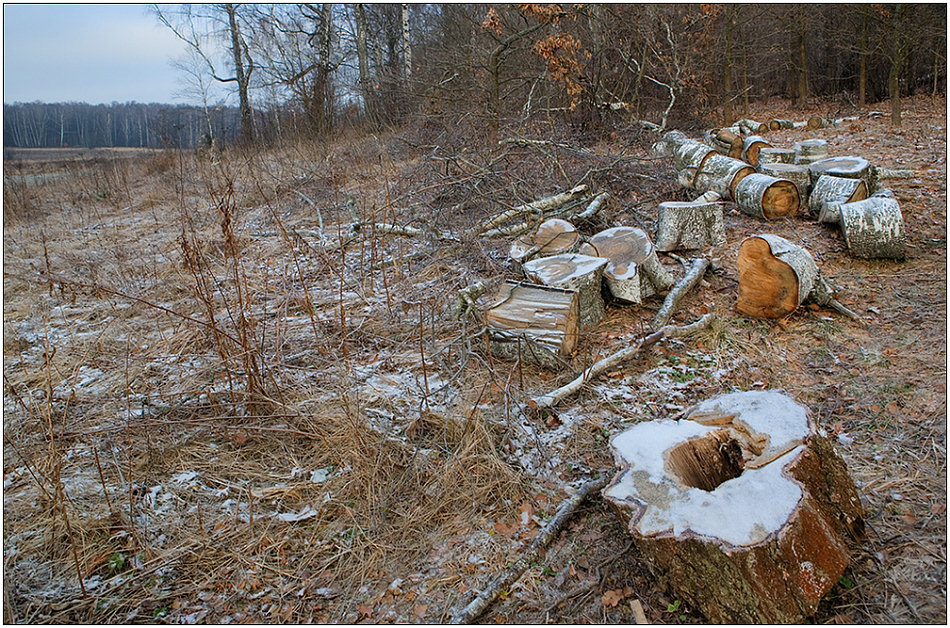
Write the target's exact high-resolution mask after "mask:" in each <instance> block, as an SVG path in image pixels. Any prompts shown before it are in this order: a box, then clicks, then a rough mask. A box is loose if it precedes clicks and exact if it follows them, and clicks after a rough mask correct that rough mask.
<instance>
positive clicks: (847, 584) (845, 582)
mask: <svg viewBox="0 0 950 628" xmlns="http://www.w3.org/2000/svg"><path fill="white" fill-rule="evenodd" d="M838 584H840V585H841V586H843V587H844V588H845V589H850V588H851V587H853V586H854V582H853V581H852V580H851V578H849V577H848V576H846V575H844V574H841V575H840V576H838Z"/></svg>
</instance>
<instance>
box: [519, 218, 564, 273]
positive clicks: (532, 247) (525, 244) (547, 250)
mask: <svg viewBox="0 0 950 628" xmlns="http://www.w3.org/2000/svg"><path fill="white" fill-rule="evenodd" d="M580 243H581V236H580V234H579V233H577V229H575V228H574V225H572V224H571V223H569V222H568V221H566V220H561V219H560V218H552V219H550V220H545V221H544V222H543V223H541V224H540V225H539V226H538V228H537V230H535V231H534V232H533V233H529V234H525V235H523V236H521V237H520V238H518V239H517V240H515V241H514V242H513V243H512V244H511V248H510V250H509V252H508V256H509V257H510V258H511V260H512V261H513V262H515V264H516V265H522V264H524V263H525V262H527V261H529V260H532V259H534V258H536V257H549V256H551V255H560V254H562V253H573V252H574V251H576V250H577V247H579V246H580Z"/></svg>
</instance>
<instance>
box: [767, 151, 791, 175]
mask: <svg viewBox="0 0 950 628" xmlns="http://www.w3.org/2000/svg"><path fill="white" fill-rule="evenodd" d="M793 163H795V151H794V150H792V149H791V148H776V147H774V146H766V147H763V148H761V149H760V150H759V172H762V168H763V167H764V166H765V165H767V164H793Z"/></svg>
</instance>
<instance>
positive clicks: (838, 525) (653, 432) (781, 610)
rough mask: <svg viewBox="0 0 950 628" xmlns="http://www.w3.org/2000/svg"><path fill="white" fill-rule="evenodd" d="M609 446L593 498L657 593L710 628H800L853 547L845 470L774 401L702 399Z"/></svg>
mask: <svg viewBox="0 0 950 628" xmlns="http://www.w3.org/2000/svg"><path fill="white" fill-rule="evenodd" d="M611 447H612V450H613V454H614V458H615V460H616V462H617V464H618V466H619V467H620V468H621V472H620V473H618V474H617V475H616V476H615V477H614V478H613V480H612V482H611V483H610V484H609V485H608V487H607V488H606V489H604V491H603V495H604V498H605V499H606V500H607V502H608V503H609V504H610V505H611V506H612V507H613V509H614V510H615V512H617V514H618V515H619V516H620V517H621V519H622V520H623V521H624V522H626V524H627V529H628V531H629V533H630V534H631V536H632V537H633V540H634V543H635V544H636V545H637V548H638V550H639V554H640V556H641V557H642V558H643V559H644V562H645V563H646V564H647V565H648V567H649V568H650V570H651V571H652V572H653V575H654V576H655V577H656V578H657V580H658V581H659V583H660V584H661V585H662V586H665V588H667V589H668V590H669V591H671V593H672V594H673V596H674V597H675V598H677V599H681V600H684V601H686V602H688V603H689V604H690V605H691V606H692V607H694V608H698V609H699V610H700V611H701V612H702V613H703V614H704V615H705V616H706V618H707V619H708V620H709V621H711V622H714V623H726V624H760V623H764V624H772V623H803V620H804V619H805V618H807V617H810V616H811V615H813V614H814V613H815V611H816V610H817V608H818V603H819V601H820V600H821V598H822V597H823V596H824V595H825V594H826V593H828V591H829V590H830V589H831V588H832V587H833V586H834V585H835V584H836V583H837V581H838V578H839V577H840V575H841V574H842V573H843V572H844V570H845V568H846V567H847V566H848V563H849V562H850V551H849V547H848V546H849V544H850V543H852V542H855V541H858V540H859V539H860V538H861V537H862V533H863V513H862V509H861V503H860V500H859V498H858V494H857V491H856V490H855V486H854V482H853V481H852V479H851V478H850V476H849V475H848V472H847V467H846V466H845V464H844V462H843V461H842V460H841V459H840V457H838V455H837V454H836V453H835V451H834V449H833V448H832V446H831V445H830V443H828V441H827V440H826V439H825V438H823V437H821V436H819V435H818V434H817V433H816V431H815V427H814V424H813V423H812V422H811V421H810V420H809V417H808V413H807V411H806V409H805V408H804V407H802V406H801V405H799V404H798V403H796V402H795V401H794V400H792V399H791V398H789V397H787V396H785V395H783V394H781V393H779V392H775V391H749V392H738V393H732V394H727V395H724V396H721V397H717V398H714V399H710V400H707V401H705V402H703V403H701V404H700V405H699V406H697V407H695V408H694V409H693V410H692V411H691V412H690V414H688V415H687V417H686V418H685V419H683V420H680V421H672V420H659V421H651V422H647V423H641V424H639V425H636V426H634V427H633V428H631V429H629V430H627V431H625V432H623V433H621V434H619V435H617V436H615V437H614V438H613V439H612V440H611Z"/></svg>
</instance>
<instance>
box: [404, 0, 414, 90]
mask: <svg viewBox="0 0 950 628" xmlns="http://www.w3.org/2000/svg"><path fill="white" fill-rule="evenodd" d="M402 51H403V59H402V60H403V76H402V78H403V81H405V84H406V88H407V89H408V86H409V80H410V79H411V78H412V42H411V41H410V38H409V5H408V4H403V5H402Z"/></svg>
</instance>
